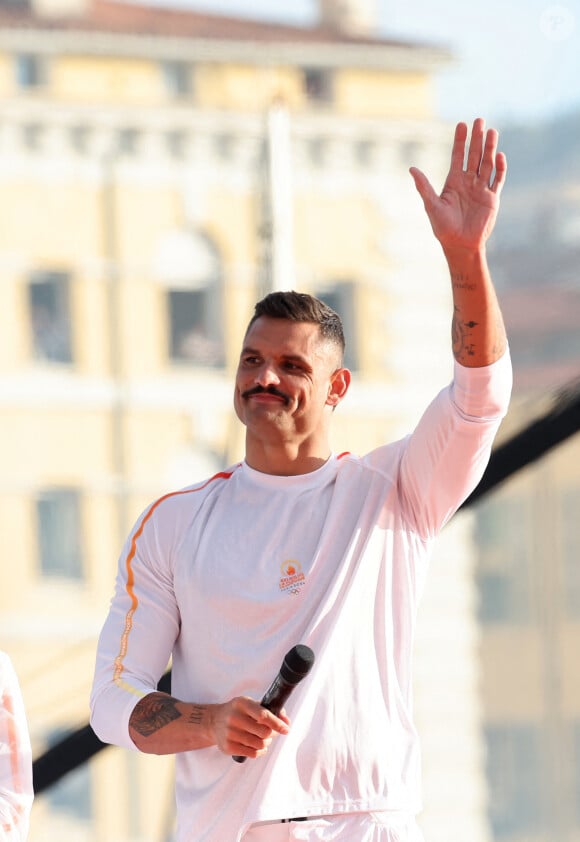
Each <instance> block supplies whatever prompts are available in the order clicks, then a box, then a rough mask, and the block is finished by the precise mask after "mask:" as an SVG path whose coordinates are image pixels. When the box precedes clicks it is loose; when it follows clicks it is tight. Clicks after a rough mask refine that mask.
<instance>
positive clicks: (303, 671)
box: [280, 643, 314, 684]
mask: <svg viewBox="0 0 580 842" xmlns="http://www.w3.org/2000/svg"><path fill="white" fill-rule="evenodd" d="M313 664H314V652H313V651H312V649H310V647H309V646H304V644H302V643H299V644H297V645H296V646H293V647H292V649H291V650H290V651H289V652H287V653H286V655H285V656H284V661H283V663H282V667H281V669H280V674H281V676H282V678H283V679H284V681H287V682H288V684H298V682H299V681H301V680H302V679H303V678H304V676H305V675H308V673H309V672H310V670H311V669H312V665H313Z"/></svg>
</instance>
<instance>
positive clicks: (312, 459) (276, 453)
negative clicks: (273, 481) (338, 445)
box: [246, 441, 331, 477]
mask: <svg viewBox="0 0 580 842" xmlns="http://www.w3.org/2000/svg"><path fill="white" fill-rule="evenodd" d="M330 453H331V451H330V448H325V449H324V452H321V451H319V452H316V453H312V452H308V453H304V452H303V451H302V449H301V448H299V447H296V446H294V447H281V446H280V445H279V444H278V445H276V446H275V447H268V446H267V445H263V444H262V445H261V446H252V445H251V443H249V442H247V441H246V463H247V464H248V465H249V466H250V468H253V469H254V470H255V471H260V473H263V474H273V475H274V476H281V477H292V476H298V475H300V474H310V473H312V471H317V470H318V468H321V467H322V466H323V465H324V464H325V462H327V461H328V459H329V457H330Z"/></svg>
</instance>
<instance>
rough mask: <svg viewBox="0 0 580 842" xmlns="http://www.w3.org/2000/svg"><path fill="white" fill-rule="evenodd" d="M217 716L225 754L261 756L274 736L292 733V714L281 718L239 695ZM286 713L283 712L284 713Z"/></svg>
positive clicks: (218, 742) (216, 727)
mask: <svg viewBox="0 0 580 842" xmlns="http://www.w3.org/2000/svg"><path fill="white" fill-rule="evenodd" d="M218 708H219V710H218V713H217V714H216V717H215V722H214V732H215V742H216V745H217V746H218V748H219V749H221V751H223V752H224V753H225V754H231V755H238V756H244V757H259V756H261V755H263V754H265V752H266V751H267V750H268V747H269V746H270V744H271V742H272V738H273V736H275V735H276V734H286V733H288V725H289V723H290V721H289V719H288V717H287V716H286V715H285V714H283V717H284V718H281V717H277V716H275V715H274V714H273V713H271V712H270V711H269V710H266V708H263V707H262V706H261V705H260V704H258V702H256V701H254V700H253V699H249V698H247V697H245V696H239V697H236V698H235V699H232V700H231V701H230V702H227V703H225V704H223V705H219V706H218ZM281 716H282V715H281Z"/></svg>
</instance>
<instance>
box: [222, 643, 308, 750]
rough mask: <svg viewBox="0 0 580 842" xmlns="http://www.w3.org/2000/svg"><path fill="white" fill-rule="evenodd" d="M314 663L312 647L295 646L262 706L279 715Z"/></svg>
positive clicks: (283, 663)
mask: <svg viewBox="0 0 580 842" xmlns="http://www.w3.org/2000/svg"><path fill="white" fill-rule="evenodd" d="M313 664H314V652H313V651H312V649H310V648H309V647H308V646H304V645H303V644H301V643H299V644H298V645H297V646H293V647H292V649H291V650H290V651H289V652H287V653H286V655H285V656H284V660H283V661H282V666H281V667H280V672H279V673H278V675H277V676H276V678H275V679H274V681H273V682H272V684H271V685H270V687H269V688H268V689H267V690H266V692H265V694H264V696H263V697H262V700H261V702H260V704H261V706H262V707H263V708H266V710H269V711H270V712H271V713H273V714H274V715H275V716H278V714H279V713H280V711H281V710H282V708H283V706H284V703H285V702H286V700H287V699H288V696H289V695H290V693H291V692H292V690H293V689H294V688H295V687H296V685H297V684H299V682H300V681H302V679H303V678H305V677H306V676H307V675H308V673H309V672H310V670H311V669H312V666H313ZM233 760H235V761H236V763H243V762H244V761H245V760H247V758H246V757H243V756H241V755H234V756H233Z"/></svg>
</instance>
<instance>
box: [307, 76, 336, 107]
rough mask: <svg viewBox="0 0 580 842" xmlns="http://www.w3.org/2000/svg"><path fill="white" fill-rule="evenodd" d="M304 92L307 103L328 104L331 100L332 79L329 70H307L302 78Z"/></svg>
mask: <svg viewBox="0 0 580 842" xmlns="http://www.w3.org/2000/svg"><path fill="white" fill-rule="evenodd" d="M303 84H304V92H305V94H306V98H307V99H308V100H309V102H315V103H319V104H329V103H331V102H332V99H333V77H332V72H331V71H330V70H324V69H321V68H307V69H306V70H304V76H303Z"/></svg>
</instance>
